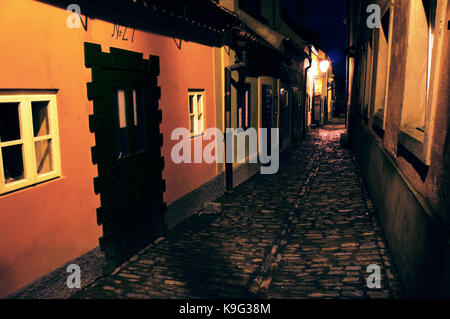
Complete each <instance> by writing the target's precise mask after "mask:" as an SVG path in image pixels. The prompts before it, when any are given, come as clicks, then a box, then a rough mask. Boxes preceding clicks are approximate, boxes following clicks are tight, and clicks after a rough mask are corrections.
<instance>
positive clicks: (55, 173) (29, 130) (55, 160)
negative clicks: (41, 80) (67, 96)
mask: <svg viewBox="0 0 450 319" xmlns="http://www.w3.org/2000/svg"><path fill="white" fill-rule="evenodd" d="M45 101H47V102H48V106H47V107H48V108H47V112H48V113H47V114H48V121H49V134H48V135H43V136H37V137H35V136H34V131H33V115H32V108H31V102H45ZM1 103H18V104H19V107H18V112H19V125H20V137H21V138H20V139H19V140H13V141H7V142H1V141H0V195H2V194H5V193H9V192H12V191H15V190H18V189H21V188H24V187H27V186H30V185H34V184H37V183H41V182H44V181H47V180H50V179H53V178H56V177H60V176H61V159H60V148H59V134H58V133H59V128H58V114H57V107H56V95H54V94H26V95H22V94H21V95H0V107H1V106H2V105H1ZM49 139H51V150H52V167H53V170H52V171H51V172H47V173H43V174H39V175H38V173H37V164H36V150H35V142H37V141H43V140H49ZM19 144H22V145H23V148H22V157H23V169H24V178H23V179H21V180H18V181H14V182H11V183H8V184H6V181H5V174H4V168H3V155H2V151H1V150H2V148H3V147H7V146H13V145H19Z"/></svg>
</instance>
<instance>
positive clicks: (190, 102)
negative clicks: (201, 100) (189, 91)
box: [189, 95, 195, 114]
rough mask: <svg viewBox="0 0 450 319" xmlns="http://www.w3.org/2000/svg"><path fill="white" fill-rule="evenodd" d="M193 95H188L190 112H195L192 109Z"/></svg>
mask: <svg viewBox="0 0 450 319" xmlns="http://www.w3.org/2000/svg"><path fill="white" fill-rule="evenodd" d="M194 97H195V96H194V95H189V113H190V114H192V113H194V112H195V110H194Z"/></svg>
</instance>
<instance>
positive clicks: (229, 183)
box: [223, 51, 246, 192]
mask: <svg viewBox="0 0 450 319" xmlns="http://www.w3.org/2000/svg"><path fill="white" fill-rule="evenodd" d="M242 53H243V60H244V61H245V55H246V53H245V51H244V52H242ZM245 67H246V65H245V63H244V62H239V63H236V64H233V65H230V66H227V67H225V113H224V117H225V118H224V123H225V132H224V133H223V134H224V136H223V137H224V148H225V150H224V154H225V185H226V191H227V192H229V191H231V190H232V189H233V163H232V162H231V163H228V161H227V134H229V133H228V132H227V129H228V128H231V73H232V72H233V71H238V72H239V70H242V69H243V68H245ZM232 145H233V144H231V145H230V147H232ZM231 152H234V150H231ZM233 159H234V158H233Z"/></svg>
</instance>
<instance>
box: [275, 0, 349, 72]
mask: <svg viewBox="0 0 450 319" xmlns="http://www.w3.org/2000/svg"><path fill="white" fill-rule="evenodd" d="M283 2H284V3H283V5H284V6H285V7H287V9H288V10H287V12H288V14H289V16H290V18H291V19H292V20H294V21H296V22H298V23H299V18H298V16H297V15H296V11H297V10H296V8H295V7H296V3H297V1H296V0H284V1H283ZM346 2H347V1H346V0H306V3H307V9H306V10H307V14H306V16H307V17H306V23H305V24H304V27H305V28H307V29H309V30H311V31H314V32H316V33H318V34H320V45H321V47H320V48H321V49H322V50H323V51H325V52H326V53H327V54H328V55H329V56H330V58H331V61H332V63H333V72H334V73H338V74H339V75H340V76H342V78H343V79H345V46H346V25H345V24H344V22H343V21H344V19H345V17H346V14H347V11H346V10H347V9H346ZM297 12H298V11H297ZM300 19H301V18H300Z"/></svg>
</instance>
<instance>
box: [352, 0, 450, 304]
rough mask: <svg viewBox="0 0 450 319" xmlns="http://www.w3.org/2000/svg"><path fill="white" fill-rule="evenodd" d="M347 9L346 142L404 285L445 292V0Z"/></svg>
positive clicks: (384, 0) (449, 258) (448, 230)
mask: <svg viewBox="0 0 450 319" xmlns="http://www.w3.org/2000/svg"><path fill="white" fill-rule="evenodd" d="M374 4H375V5H376V6H375V8H374V6H373V5H374ZM369 5H371V7H369ZM348 10H349V11H348V19H347V22H348V30H349V35H348V40H349V42H348V49H347V51H348V60H347V66H348V73H347V88H348V118H347V119H348V123H347V131H348V134H349V137H350V143H351V146H352V148H353V149H354V151H355V153H356V156H357V159H358V161H359V163H360V166H361V169H362V173H363V177H364V180H365V183H366V185H367V187H368V190H369V193H370V195H371V197H372V199H373V202H374V205H375V207H376V209H377V211H378V214H379V217H380V220H381V223H382V226H383V228H384V231H385V234H386V237H387V241H388V244H389V246H390V249H391V251H392V253H393V256H394V261H395V263H396V266H397V270H398V273H399V275H400V279H401V281H402V284H403V286H404V288H405V292H406V293H407V294H408V295H409V296H413V297H417V296H419V297H420V296H422V297H424V296H426V297H430V296H434V297H449V296H450V289H449V287H450V263H449V262H450V249H449V248H450V247H449V243H450V240H449V239H450V237H449V234H450V223H449V221H450V219H449V218H450V215H449V212H450V207H449V201H448V198H449V197H448V195H449V194H448V190H449V189H450V188H449V183H448V181H449V179H448V176H449V172H450V167H449V163H450V162H449V155H448V154H449V152H448V149H449V124H450V123H449V114H450V110H449V103H448V93H449V90H448V70H449V68H448V61H449V58H448V57H449V52H448V47H449V45H448V26H447V24H448V21H449V2H448V1H439V0H438V1H436V0H429V1H428V0H411V1H409V0H395V1H388V0H379V1H348ZM378 13H379V14H378ZM377 16H378V17H377Z"/></svg>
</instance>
